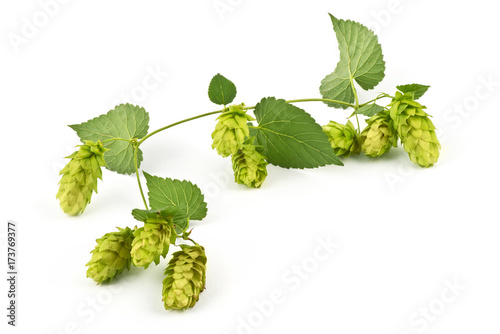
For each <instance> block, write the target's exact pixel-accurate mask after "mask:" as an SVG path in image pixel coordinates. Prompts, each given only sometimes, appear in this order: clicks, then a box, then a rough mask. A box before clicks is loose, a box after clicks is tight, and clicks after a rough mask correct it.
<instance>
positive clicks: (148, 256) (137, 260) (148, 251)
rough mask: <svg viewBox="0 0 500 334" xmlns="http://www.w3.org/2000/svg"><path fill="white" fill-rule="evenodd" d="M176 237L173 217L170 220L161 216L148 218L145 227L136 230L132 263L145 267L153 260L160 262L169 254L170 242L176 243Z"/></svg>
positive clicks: (156, 262)
mask: <svg viewBox="0 0 500 334" xmlns="http://www.w3.org/2000/svg"><path fill="white" fill-rule="evenodd" d="M176 237H177V234H176V233H175V228H174V225H173V224H172V217H169V219H168V220H166V219H164V218H162V217H161V216H159V217H157V218H148V221H147V222H146V223H145V224H144V227H141V228H139V229H137V230H136V231H135V232H134V241H133V242H132V250H131V252H130V254H131V256H132V263H133V264H134V266H136V267H144V269H146V268H147V267H149V265H150V264H151V263H152V262H154V263H155V264H158V263H159V262H160V257H165V256H167V254H168V249H169V247H170V244H173V243H175V238H176Z"/></svg>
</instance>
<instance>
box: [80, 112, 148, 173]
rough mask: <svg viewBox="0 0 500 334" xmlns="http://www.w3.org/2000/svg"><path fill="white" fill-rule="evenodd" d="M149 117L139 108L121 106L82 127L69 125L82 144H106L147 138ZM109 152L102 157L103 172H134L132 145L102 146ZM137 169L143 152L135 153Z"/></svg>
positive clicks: (127, 143) (126, 143) (83, 124)
mask: <svg viewBox="0 0 500 334" xmlns="http://www.w3.org/2000/svg"><path fill="white" fill-rule="evenodd" d="M148 123H149V115H148V113H147V112H146V111H145V110H144V108H141V107H139V106H134V105H131V104H120V105H119V106H116V107H115V109H113V110H111V111H109V112H108V113H107V114H104V115H101V116H99V117H96V118H93V119H91V120H89V121H87V122H84V123H81V124H74V125H70V128H72V129H73V130H75V131H76V134H77V135H78V137H80V139H81V140H82V141H84V140H92V141H97V140H100V141H105V140H106V139H110V138H123V139H132V138H138V139H140V138H142V137H144V136H146V135H147V133H148V128H149V125H148ZM103 145H104V147H106V148H109V151H107V152H106V153H104V160H105V161H106V164H107V166H106V168H108V169H109V170H111V171H114V172H117V173H120V174H132V173H134V172H135V165H134V148H133V146H132V144H131V143H129V142H126V141H123V140H113V141H109V142H106V143H104V144H103ZM137 158H138V159H137V160H138V164H139V165H140V163H141V161H142V151H141V150H139V151H138V152H137Z"/></svg>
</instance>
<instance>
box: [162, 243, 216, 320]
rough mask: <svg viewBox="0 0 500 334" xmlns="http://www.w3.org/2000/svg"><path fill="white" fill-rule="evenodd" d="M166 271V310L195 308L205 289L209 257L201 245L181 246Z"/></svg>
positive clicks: (164, 289) (164, 284) (164, 297)
mask: <svg viewBox="0 0 500 334" xmlns="http://www.w3.org/2000/svg"><path fill="white" fill-rule="evenodd" d="M181 248H182V250H180V251H178V252H175V253H174V254H173V257H172V259H171V260H170V262H169V263H168V267H167V269H165V275H167V277H166V278H165V279H164V280H163V293H162V295H163V304H164V306H165V309H167V310H170V309H174V310H185V309H188V308H191V307H193V306H194V305H195V304H196V302H197V301H198V299H199V297H200V293H201V292H202V291H203V290H204V289H205V280H206V263H207V257H206V255H205V249H204V248H203V247H202V246H200V245H198V244H197V245H195V246H188V245H181Z"/></svg>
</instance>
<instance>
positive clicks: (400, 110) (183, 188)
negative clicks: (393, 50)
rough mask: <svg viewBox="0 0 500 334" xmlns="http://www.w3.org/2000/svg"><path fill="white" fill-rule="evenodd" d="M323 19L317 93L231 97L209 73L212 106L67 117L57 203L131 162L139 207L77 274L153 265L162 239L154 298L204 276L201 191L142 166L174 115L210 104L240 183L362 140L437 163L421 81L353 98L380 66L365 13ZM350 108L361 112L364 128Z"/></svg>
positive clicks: (200, 284)
mask: <svg viewBox="0 0 500 334" xmlns="http://www.w3.org/2000/svg"><path fill="white" fill-rule="evenodd" d="M330 19H331V22H332V25H333V30H334V33H335V36H336V38H337V41H338V44H339V53H340V55H339V56H340V57H339V58H340V60H339V61H338V63H337V64H336V67H335V70H334V71H333V72H332V73H330V74H328V75H326V76H325V78H324V79H323V80H322V81H321V84H320V87H319V92H320V94H321V96H320V97H314V98H305V99H304V98H302V99H294V100H284V99H278V98H275V97H264V98H263V99H261V100H260V101H258V103H256V104H255V105H254V106H247V105H246V104H244V103H241V102H240V103H234V102H233V101H234V99H235V98H236V96H237V89H236V85H235V84H234V83H233V82H232V81H230V80H229V79H227V78H226V77H224V76H222V75H221V74H217V75H215V76H214V77H213V78H212V80H211V81H210V83H209V87H208V97H209V99H210V101H212V102H213V103H215V104H216V105H218V106H219V108H220V109H219V110H215V111H210V112H207V113H204V114H200V115H197V116H193V117H190V118H187V119H184V120H181V121H178V122H175V123H172V124H169V125H166V126H163V127H160V128H158V129H157V130H154V131H149V120H150V119H149V114H148V113H147V112H146V111H145V110H144V108H142V107H140V106H135V105H132V104H121V105H118V106H116V107H115V108H114V109H113V110H110V111H109V112H108V113H106V114H103V115H101V116H98V117H96V118H94V119H91V120H88V121H86V122H83V123H81V124H74V125H71V126H70V127H71V128H72V129H73V130H74V131H75V132H76V134H77V135H78V137H79V139H80V141H81V145H78V150H77V151H76V152H74V153H73V154H72V155H70V156H69V157H67V158H68V159H70V161H69V162H68V164H67V165H66V166H65V167H64V168H63V169H62V170H61V173H60V174H61V180H60V182H59V190H58V192H57V194H56V198H57V199H58V200H59V202H60V206H61V208H62V210H63V211H64V212H65V213H67V214H69V215H78V214H82V213H83V212H84V211H85V209H86V208H87V206H88V204H89V203H90V201H91V198H92V194H93V193H94V192H97V183H98V179H101V180H102V168H106V169H108V170H110V171H113V172H117V173H119V174H125V175H129V174H135V176H136V178H137V184H138V189H139V193H140V198H141V199H142V203H143V204H144V208H143V209H133V210H132V212H131V214H132V217H133V218H134V219H135V221H134V224H135V226H134V227H133V228H130V227H123V228H122V227H118V231H113V232H110V233H107V234H105V235H104V236H102V237H101V238H99V239H97V240H96V246H95V248H94V249H93V250H92V251H91V258H90V261H89V262H88V263H87V266H88V269H87V277H89V278H91V279H93V280H94V281H95V282H96V283H97V284H107V283H111V282H112V281H114V280H116V279H119V278H118V277H119V276H120V275H123V274H125V273H126V272H127V271H128V270H129V269H130V268H131V267H132V266H133V267H140V268H144V269H147V268H148V267H149V266H151V265H153V264H154V265H160V264H161V263H162V259H166V258H167V257H168V254H169V252H171V250H172V249H174V248H177V249H178V248H179V247H180V250H177V251H175V252H173V253H172V256H171V258H170V260H169V262H168V265H167V266H166V269H165V271H164V272H165V278H164V280H163V288H162V291H161V296H162V301H163V305H164V307H165V309H167V310H185V309H188V308H192V307H193V306H195V304H196V303H197V302H198V301H199V299H200V295H201V293H202V292H203V291H204V290H205V288H206V286H207V277H206V269H207V255H206V251H205V248H204V247H203V246H201V245H200V244H198V243H197V242H196V241H195V240H193V237H192V232H193V229H192V228H190V224H191V223H192V222H193V221H201V220H203V219H204V218H205V217H206V215H207V204H206V202H205V200H204V196H203V194H202V192H201V190H200V188H199V187H198V186H196V185H195V184H193V183H191V182H189V181H186V180H175V179H171V178H164V177H159V176H155V175H151V174H149V173H147V172H145V171H142V172H141V169H140V168H141V162H142V160H143V159H144V157H143V152H142V150H141V146H142V145H143V144H144V143H145V142H147V141H148V140H149V139H150V138H152V137H153V136H156V135H157V134H159V133H161V132H163V131H165V130H168V129H170V128H172V127H174V126H177V125H180V124H183V123H187V122H190V121H194V120H196V119H200V118H204V117H210V116H217V117H216V119H215V121H216V123H215V126H214V127H215V129H214V131H213V132H212V136H211V142H212V144H211V146H212V149H213V150H215V151H216V152H217V154H218V155H220V156H222V157H223V158H230V163H231V165H232V168H233V171H234V180H235V182H236V183H237V184H240V185H241V186H242V187H248V188H261V187H263V186H265V180H266V179H267V178H268V177H272V175H268V168H267V167H268V166H269V165H274V166H278V167H283V168H300V169H302V168H317V167H321V166H326V165H337V166H343V165H344V162H345V161H346V160H347V159H348V158H349V157H350V156H352V155H358V154H360V153H361V152H363V153H364V155H366V156H367V157H369V158H371V159H380V157H382V156H384V155H385V154H387V153H388V152H389V151H390V150H391V149H396V148H397V147H398V143H401V146H402V149H403V150H404V151H406V152H407V154H408V156H409V159H410V160H411V161H412V162H413V163H415V164H417V165H418V166H421V167H425V168H427V167H431V166H433V165H434V164H436V163H437V161H438V159H439V154H440V150H441V145H440V143H439V140H438V138H437V133H436V128H435V126H434V124H433V123H432V121H431V116H430V115H429V114H428V113H427V112H426V110H427V108H426V107H425V106H424V105H422V104H420V102H417V100H418V99H420V98H421V97H422V96H423V95H424V94H425V92H426V91H427V90H428V89H429V86H426V85H421V84H407V85H400V86H396V89H397V91H396V93H395V94H394V95H390V94H387V93H379V94H378V95H377V96H375V97H374V98H373V99H371V100H369V101H366V102H363V101H359V98H358V94H357V90H358V89H363V90H366V91H369V90H372V89H374V88H375V87H376V86H377V85H378V84H379V83H380V82H381V81H382V80H383V79H384V77H385V69H386V63H385V60H384V56H383V53H382V47H381V45H380V43H379V41H378V38H377V36H376V35H375V34H374V33H373V32H372V31H371V30H369V29H368V28H367V27H365V26H364V25H362V24H360V23H357V22H354V21H351V20H341V19H337V18H336V17H334V16H333V15H330ZM384 99H385V101H386V102H385V103H383V102H382V101H384ZM305 102H309V103H313V102H321V103H323V104H325V109H326V110H328V112H331V113H332V115H334V114H335V112H332V111H330V110H337V111H340V112H344V111H349V112H350V114H349V117H347V118H348V119H347V120H345V119H344V120H343V121H341V122H337V121H336V120H331V121H330V122H328V123H327V124H323V125H320V124H318V123H317V122H316V121H315V119H314V118H313V117H312V116H311V115H310V114H308V113H307V112H306V111H305V110H303V109H301V108H299V107H298V106H297V105H298V104H302V103H305ZM252 114H253V115H252ZM339 115H340V114H339ZM360 118H361V121H363V119H365V121H366V126H365V127H364V128H362V127H361V126H360ZM209 141H210V138H207V142H209ZM207 146H208V144H207ZM332 173H334V171H332ZM269 174H272V173H271V172H270V173H269ZM143 179H145V180H146V187H144V188H143V185H142V181H143ZM144 189H146V190H147V192H145V191H144ZM146 197H147V198H146ZM208 287H209V284H208Z"/></svg>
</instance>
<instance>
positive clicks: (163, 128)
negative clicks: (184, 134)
mask: <svg viewBox="0 0 500 334" xmlns="http://www.w3.org/2000/svg"><path fill="white" fill-rule="evenodd" d="M223 111H224V110H217V111H212V112H207V113H205V114H201V115H198V116H194V117H190V118H186V119H183V120H182V121H179V122H175V123H172V124H169V125H167V126H164V127H162V128H159V129H158V130H155V131H153V132H151V133H149V134H148V135H147V136H146V137H144V138H142V139H141V140H139V141H138V142H137V147H139V146H140V145H141V144H142V143H143V142H144V141H145V140H146V139H148V138H149V137H151V136H153V135H155V134H157V133H158V132H162V131H163V130H166V129H168V128H171V127H174V126H176V125H179V124H182V123H186V122H189V121H192V120H195V119H198V118H202V117H206V116H210V115H215V114H220V113H221V112H223Z"/></svg>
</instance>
